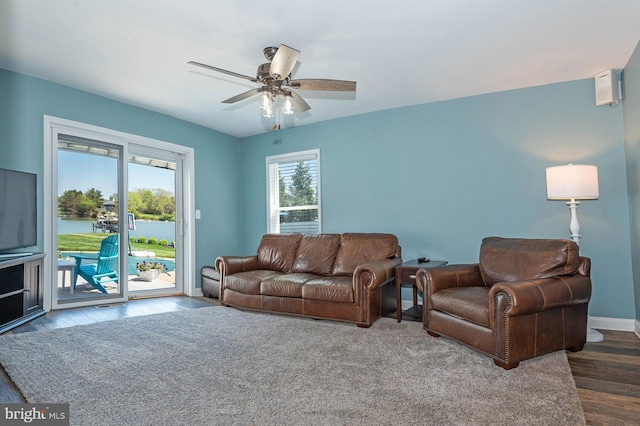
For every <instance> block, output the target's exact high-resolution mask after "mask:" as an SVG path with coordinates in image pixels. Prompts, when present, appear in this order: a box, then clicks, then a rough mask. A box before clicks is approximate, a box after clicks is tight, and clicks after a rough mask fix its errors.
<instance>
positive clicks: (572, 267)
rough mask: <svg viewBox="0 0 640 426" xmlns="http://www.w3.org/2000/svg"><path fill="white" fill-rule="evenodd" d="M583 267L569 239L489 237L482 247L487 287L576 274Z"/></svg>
mask: <svg viewBox="0 0 640 426" xmlns="http://www.w3.org/2000/svg"><path fill="white" fill-rule="evenodd" d="M579 265H580V254H579V252H578V245H577V244H576V243H575V242H573V241H569V240H550V239H525V238H500V237H487V238H485V239H483V240H482V246H481V247H480V273H481V274H482V278H483V280H484V282H485V285H486V286H488V287H491V286H492V285H493V284H495V283H497V282H503V281H523V280H533V279H537V278H549V277H554V276H557V275H568V274H574V273H576V271H577V270H578V267H579Z"/></svg>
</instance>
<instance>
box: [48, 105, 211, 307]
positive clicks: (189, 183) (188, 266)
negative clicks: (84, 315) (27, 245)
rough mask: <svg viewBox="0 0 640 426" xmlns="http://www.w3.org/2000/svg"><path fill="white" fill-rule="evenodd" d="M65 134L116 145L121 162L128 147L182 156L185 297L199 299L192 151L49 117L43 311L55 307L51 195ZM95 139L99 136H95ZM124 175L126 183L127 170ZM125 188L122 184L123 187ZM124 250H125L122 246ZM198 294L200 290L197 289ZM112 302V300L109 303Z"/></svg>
mask: <svg viewBox="0 0 640 426" xmlns="http://www.w3.org/2000/svg"><path fill="white" fill-rule="evenodd" d="M64 130H68V131H71V132H73V133H74V134H80V135H83V136H86V137H87V138H90V139H91V138H93V139H96V137H98V138H99V139H102V140H104V141H105V142H110V143H114V144H118V145H122V146H123V148H124V150H123V155H124V158H125V159H126V158H127V155H128V144H129V143H132V144H136V145H142V146H145V145H146V146H151V147H155V148H159V149H165V150H168V151H173V152H176V153H179V154H182V155H184V163H183V164H184V169H183V176H184V179H185V180H184V182H183V194H182V195H183V200H184V217H183V220H182V222H181V223H180V224H179V225H180V226H181V229H182V232H183V233H184V267H183V268H182V270H183V283H184V292H185V294H186V295H187V296H198V295H200V296H201V295H202V293H201V292H200V293H198V292H197V291H196V290H197V289H196V276H195V269H196V267H195V226H193V225H195V189H194V187H195V185H194V180H195V170H194V167H195V161H194V149H193V148H190V147H187V146H183V145H177V144H174V143H170V142H164V141H160V140H157V139H152V138H147V137H143V136H138V135H134V134H129V133H124V132H119V131H116V130H111V129H107V128H103V127H98V126H93V125H90V124H85V123H81V122H77V121H72V120H67V119H64V118H58V117H53V116H49V115H45V116H44V164H43V172H44V173H43V176H44V178H43V191H44V194H43V195H44V220H43V222H44V230H43V231H44V232H43V234H44V252H45V254H46V255H47V256H46V258H45V263H46V267H45V274H44V294H43V299H44V309H45V311H47V312H48V311H50V310H51V308H52V306H53V305H54V302H53V297H54V296H55V295H54V294H53V291H52V276H53V273H52V272H51V271H57V255H56V252H57V250H56V247H53V238H52V232H55V231H56V229H57V226H56V217H57V216H56V214H55V210H54V208H53V201H54V199H53V195H52V194H57V149H56V148H55V147H56V146H57V142H56V141H55V138H54V134H55V133H56V132H58V131H64ZM97 135H98V136H97ZM123 174H124V176H125V179H126V167H125V168H124V171H123ZM122 184H123V185H124V182H123V183H122ZM121 192H122V195H123V197H125V198H124V200H123V201H124V202H123V203H122V205H123V206H124V205H126V204H127V203H126V201H127V200H126V196H127V192H126V191H124V188H123V189H121ZM123 247H124V246H123ZM121 255H122V256H126V253H121ZM198 290H199V289H198ZM122 299H123V300H127V291H126V289H125V291H124V292H123V297H122ZM112 301H114V300H112ZM89 304H93V302H78V303H77V304H73V303H69V304H66V305H65V306H64V307H69V308H71V307H76V306H84V305H89Z"/></svg>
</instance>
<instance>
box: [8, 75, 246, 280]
mask: <svg viewBox="0 0 640 426" xmlns="http://www.w3.org/2000/svg"><path fill="white" fill-rule="evenodd" d="M44 115H51V116H55V117H60V118H65V119H69V120H74V121H79V122H83V123H87V124H92V125H96V126H101V127H106V128H109V129H113V130H117V131H121V132H127V133H132V134H136V135H141V136H145V137H149V138H155V139H159V140H162V141H166V142H172V143H176V144H180V145H184V146H188V147H192V148H194V151H195V180H196V183H195V199H196V208H197V209H200V210H201V212H202V219H200V220H197V221H196V267H197V271H199V269H200V267H202V266H203V265H212V264H213V262H214V260H215V257H216V256H217V255H219V254H222V253H227V252H229V251H236V250H238V249H237V246H238V244H239V242H238V238H237V234H238V233H237V230H238V229H241V226H240V220H241V212H240V210H239V208H240V204H239V203H240V199H239V197H238V195H237V194H239V193H240V192H241V190H240V186H239V184H238V182H239V180H240V179H239V172H238V170H239V167H237V165H238V164H239V163H238V161H239V158H238V155H239V142H238V139H236V138H234V137H231V136H228V135H225V134H222V133H219V132H216V131H213V130H210V129H207V128H204V127H201V126H197V125H194V124H191V123H187V122H185V121H182V120H178V119H175V118H172V117H168V116H166V115H162V114H157V113H154V112H150V111H148V110H144V109H141V108H137V107H133V106H130V105H127V104H123V103H120V102H115V101H112V100H109V99H106V98H103V97H99V96H94V95H91V94H88V93H86V92H82V91H79V90H74V89H71V88H69V87H65V86H61V85H57V84H53V83H50V82H47V81H44V80H40V79H36V78H31V77H27V76H24V75H21V74H16V73H13V72H10V71H7V70H3V69H0V167H4V168H11V169H18V170H22V171H28V172H33V173H37V174H38V189H39V190H38V192H39V193H38V204H39V206H42V205H43V194H42V188H43V186H42V179H43V116H44ZM79 178H81V176H79ZM221 205H224V206H225V208H220V206H221ZM42 215H43V213H42V207H41V208H40V213H39V215H38V221H39V224H40V227H39V229H38V247H36V248H35V249H34V251H35V250H39V251H41V250H42V247H43V235H44V232H45V231H46V230H45V229H43V226H42V224H43V217H42ZM199 282H200V280H199V279H198V284H197V285H198V286H199V285H200V284H199Z"/></svg>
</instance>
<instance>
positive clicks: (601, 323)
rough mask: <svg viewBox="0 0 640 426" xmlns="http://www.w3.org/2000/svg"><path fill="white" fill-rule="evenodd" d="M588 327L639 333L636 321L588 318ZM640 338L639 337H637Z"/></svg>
mask: <svg viewBox="0 0 640 426" xmlns="http://www.w3.org/2000/svg"><path fill="white" fill-rule="evenodd" d="M588 324H589V327H591V328H595V329H602V330H616V331H633V332H635V333H636V334H638V333H640V323H638V320H634V319H626V318H607V317H592V316H590V317H589V320H588ZM639 336H640V335H639Z"/></svg>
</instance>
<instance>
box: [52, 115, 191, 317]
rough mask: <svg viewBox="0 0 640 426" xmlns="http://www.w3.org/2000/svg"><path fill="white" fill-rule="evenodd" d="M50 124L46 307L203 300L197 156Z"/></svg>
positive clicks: (66, 123) (84, 127)
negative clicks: (181, 297)
mask: <svg viewBox="0 0 640 426" xmlns="http://www.w3.org/2000/svg"><path fill="white" fill-rule="evenodd" d="M44 122H45V123H44V126H45V138H44V158H45V162H44V175H45V176H46V177H47V178H45V179H44V180H43V188H44V223H45V227H44V250H45V254H46V255H47V257H46V260H45V263H46V265H45V271H46V273H45V294H44V299H45V301H44V304H45V310H49V309H57V308H63V307H75V306H87V305H92V304H96V305H100V304H107V303H114V302H124V301H126V300H128V299H129V298H134V297H142V296H144V297H150V296H162V295H171V294H186V295H188V296H190V295H194V294H196V289H195V280H196V277H195V273H194V271H195V256H194V239H195V235H194V226H193V222H192V221H193V219H194V215H195V213H194V211H195V206H194V199H193V193H194V190H193V178H194V177H193V174H194V172H193V162H194V160H193V149H192V148H188V147H184V146H181V145H176V144H172V143H168V142H163V141H159V140H155V139H149V138H144V137H140V136H136V135H132V134H127V133H121V132H117V131H113V130H110V129H105V128H100V127H96V126H91V125H88V124H83V123H77V122H73V121H70V120H65V119H60V118H55V117H49V116H45V119H44ZM158 269H159V270H158ZM148 270H156V272H148Z"/></svg>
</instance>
